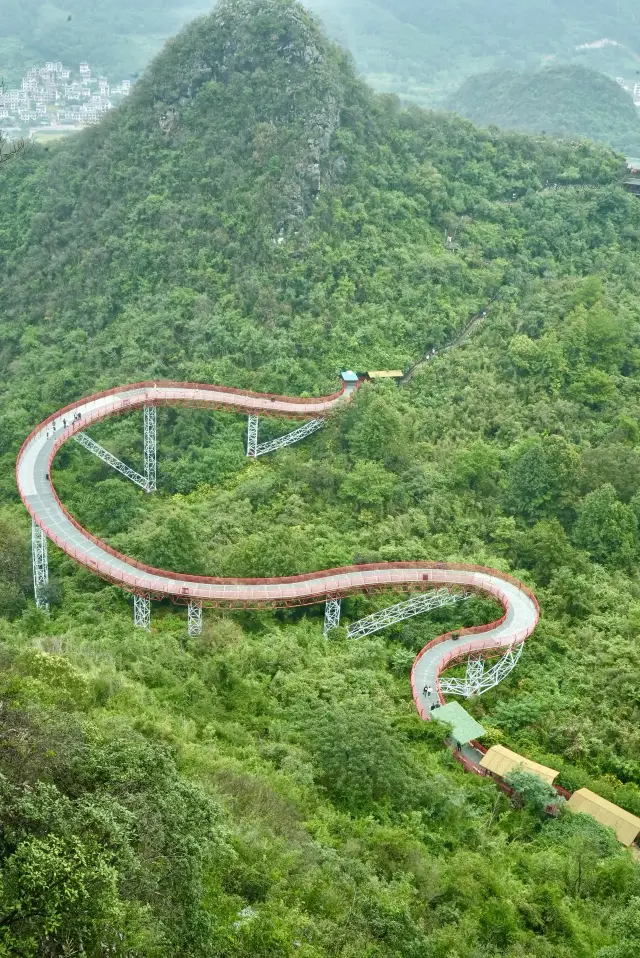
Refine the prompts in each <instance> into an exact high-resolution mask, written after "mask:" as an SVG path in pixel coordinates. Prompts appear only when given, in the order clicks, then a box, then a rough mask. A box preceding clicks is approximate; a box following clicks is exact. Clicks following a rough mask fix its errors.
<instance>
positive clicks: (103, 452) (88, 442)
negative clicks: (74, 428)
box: [73, 432, 155, 492]
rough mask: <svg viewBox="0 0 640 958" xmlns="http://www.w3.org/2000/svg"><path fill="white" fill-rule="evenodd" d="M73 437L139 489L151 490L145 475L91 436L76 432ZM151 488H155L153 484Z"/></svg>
mask: <svg viewBox="0 0 640 958" xmlns="http://www.w3.org/2000/svg"><path fill="white" fill-rule="evenodd" d="M73 438H74V439H75V441H76V442H79V443H80V445H81V446H84V448H85V449H88V450H89V452H92V453H93V454H94V456H97V457H98V459H102V461H103V462H106V464H107V465H108V466H111V468H112V469H116V470H117V471H118V472H121V473H122V475H123V476H126V477H127V479H131V482H135V484H136V485H137V486H140V488H141V489H144V491H145V492H151V489H150V488H149V481H148V479H146V478H145V476H141V475H140V473H139V472H136V471H135V469H132V468H131V466H127V465H126V463H124V462H122V461H121V460H120V459H118V458H117V456H114V455H113V453H111V452H109V450H108V449H105V448H104V446H101V445H100V443H99V442H96V441H95V440H94V439H92V438H91V436H88V435H87V434H86V432H77V433H76V434H75V436H74V437H73ZM153 488H154V489H155V484H154V487H153Z"/></svg>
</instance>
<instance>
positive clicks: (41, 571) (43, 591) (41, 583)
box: [31, 521, 49, 612]
mask: <svg viewBox="0 0 640 958" xmlns="http://www.w3.org/2000/svg"><path fill="white" fill-rule="evenodd" d="M31 558H32V562H33V592H34V595H35V600H36V605H37V606H38V608H39V609H42V611H43V612H48V611H49V603H48V601H47V586H48V585H49V559H48V555H47V537H46V536H45V534H44V532H43V531H42V529H41V528H40V526H39V525H38V524H37V522H33V521H32V522H31Z"/></svg>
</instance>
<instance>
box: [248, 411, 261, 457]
mask: <svg viewBox="0 0 640 958" xmlns="http://www.w3.org/2000/svg"><path fill="white" fill-rule="evenodd" d="M247 455H248V456H250V457H251V458H252V459H255V457H256V456H257V455H258V416H249V418H248V422H247Z"/></svg>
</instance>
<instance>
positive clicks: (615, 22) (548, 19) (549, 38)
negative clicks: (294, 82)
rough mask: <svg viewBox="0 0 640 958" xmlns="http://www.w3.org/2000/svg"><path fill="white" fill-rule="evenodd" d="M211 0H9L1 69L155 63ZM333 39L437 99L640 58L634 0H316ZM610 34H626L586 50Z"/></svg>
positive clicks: (127, 67) (381, 75)
mask: <svg viewBox="0 0 640 958" xmlns="http://www.w3.org/2000/svg"><path fill="white" fill-rule="evenodd" d="M213 6H215V4H213V3H212V2H211V0H186V2H185V0H157V2H153V3H152V2H150V0H138V2H136V3H135V4H134V3H127V2H125V0H112V2H111V3H109V4H102V3H98V2H97V0H56V2H55V3H51V2H44V0H4V2H3V4H2V31H1V34H0V73H1V74H3V75H4V76H5V78H9V79H14V78H17V77H18V75H19V74H20V73H21V71H23V70H24V69H26V67H28V66H31V65H33V64H35V63H36V62H38V61H40V60H46V59H62V60H68V61H70V62H75V61H79V60H81V59H85V60H89V61H90V62H91V65H92V67H93V68H94V70H95V71H97V72H106V73H109V74H122V75H125V74H131V73H136V72H138V71H139V70H141V69H143V68H144V67H145V66H146V64H147V63H148V62H149V60H150V59H151V57H152V56H153V55H154V54H155V53H156V52H157V51H158V50H159V49H160V47H161V46H162V44H163V42H164V41H165V40H166V39H167V38H168V37H170V36H172V35H173V34H175V33H176V32H177V30H178V29H179V28H180V27H181V26H183V25H184V24H185V23H187V22H188V21H189V20H191V19H193V18H194V17H196V16H198V15H200V14H203V13H208V12H210V10H211V9H212V8H213ZM309 8H310V9H311V10H312V11H313V12H315V13H316V14H317V15H318V16H320V17H321V18H322V20H323V22H324V24H325V27H326V29H327V31H328V33H329V34H330V36H332V38H333V39H335V40H337V41H338V42H340V43H341V44H342V45H343V46H346V47H347V48H348V49H349V50H350V51H351V53H352V54H353V56H354V59H355V61H356V65H357V68H358V70H359V71H360V72H361V73H362V74H363V75H364V76H365V77H366V78H367V79H368V80H369V82H371V83H372V84H373V85H374V86H375V87H377V88H378V89H380V90H384V91H387V92H394V93H398V94H399V95H401V96H403V97H405V98H410V99H413V100H415V101H416V102H420V103H422V104H424V105H428V106H437V105H440V104H441V103H442V101H443V100H444V98H445V97H446V96H449V95H451V94H452V93H453V91H454V90H455V89H456V88H457V87H458V86H459V85H460V83H462V82H463V81H464V80H465V79H466V78H467V77H468V76H470V75H472V74H475V73H486V72H487V71H490V70H494V69H498V70H511V69H518V70H522V69H535V68H536V67H538V66H539V65H541V63H542V62H544V60H545V58H547V59H548V58H557V59H558V60H559V61H561V62H571V63H578V64H580V65H583V66H588V67H591V68H593V69H597V70H600V71H603V72H608V73H611V74H613V75H616V74H617V73H620V72H624V71H625V70H626V72H627V73H628V74H630V75H631V74H633V73H635V71H636V70H640V56H639V55H640V10H639V9H638V5H637V4H636V3H635V2H634V0H619V2H617V3H616V4H606V3H604V2H603V0H586V2H579V0H534V2H532V3H524V2H522V0H520V2H518V3H511V4H509V9H508V16H506V15H505V6H504V4H503V3H502V2H500V0H488V2H481V0H447V2H445V0H399V2H396V0H394V2H392V0H312V2H311V3H310V4H309ZM605 38H606V39H608V40H610V41H612V42H613V43H615V44H617V45H607V46H605V47H602V48H592V49H584V50H577V49H576V47H579V46H582V45H584V44H594V43H597V42H598V41H600V40H602V39H605ZM639 77H640V74H639Z"/></svg>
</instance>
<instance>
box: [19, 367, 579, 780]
mask: <svg viewBox="0 0 640 958" xmlns="http://www.w3.org/2000/svg"><path fill="white" fill-rule="evenodd" d="M155 387H158V388H172V389H185V388H191V389H197V390H200V391H211V392H217V393H227V394H230V395H236V396H246V397H247V398H251V399H264V400H267V401H268V402H278V401H279V402H283V403H287V404H297V405H306V406H307V407H308V406H309V405H318V406H324V405H326V403H327V402H331V401H332V400H336V401H337V400H338V399H339V398H340V396H342V395H343V393H344V391H345V384H344V383H343V385H342V389H341V390H339V391H338V392H335V393H332V394H331V395H328V396H322V397H317V398H308V399H306V398H303V397H289V396H280V395H276V394H271V393H259V392H252V391H249V390H243V389H235V388H233V387H222V386H213V385H209V384H203V383H178V382H174V381H172V380H160V379H158V380H147V381H143V382H140V383H134V384H132V385H130V386H126V387H122V386H117V387H114V388H112V389H107V390H103V391H101V392H98V393H94V394H92V395H90V396H86V397H83V398H82V399H80V400H77V401H76V402H74V403H70V404H69V405H67V406H64V407H63V408H62V409H60V410H58V411H57V412H55V413H54V414H52V415H51V416H49V417H47V419H45V420H44V421H43V422H42V423H40V424H39V425H38V426H37V427H36V429H34V430H33V431H32V432H31V433H30V435H29V436H28V437H27V438H26V439H25V441H24V443H23V444H22V446H21V448H20V453H19V455H18V460H17V464H16V469H17V466H18V463H19V462H20V459H21V457H22V454H23V452H24V450H25V449H26V447H27V446H28V445H29V443H30V442H31V440H32V439H33V437H34V436H35V435H36V434H37V433H38V432H39V431H40V430H41V429H42V428H43V427H46V426H47V425H48V424H49V423H51V422H53V421H54V420H56V419H59V418H60V417H61V416H64V415H65V414H66V413H68V412H73V411H74V410H76V409H77V408H78V407H79V406H84V405H86V404H87V403H89V402H93V401H95V400H98V399H101V398H104V397H105V396H111V395H115V394H117V393H119V392H122V391H123V389H127V390H134V389H144V390H151V392H145V393H141V394H140V396H134V397H128V398H124V399H120V400H118V401H117V402H114V403H113V404H110V405H106V406H102V407H100V408H98V409H96V410H93V411H92V412H91V413H89V414H87V415H84V416H83V418H82V420H78V421H76V422H73V423H71V424H70V425H69V426H68V427H67V428H66V429H65V430H64V431H63V432H62V433H61V434H60V436H59V437H58V438H57V439H56V441H55V443H54V445H53V447H52V449H51V453H50V455H49V459H48V471H49V474H50V472H51V466H52V463H53V460H54V458H55V456H56V454H57V452H58V451H59V449H60V447H61V446H62V445H63V444H64V443H65V442H66V441H67V440H68V439H69V438H71V436H73V434H74V433H75V432H80V431H82V430H84V429H85V428H86V427H87V426H89V425H91V424H92V423H94V422H97V421H98V420H101V419H104V418H107V417H108V416H110V415H116V414H120V413H124V412H127V411H129V410H131V409H136V408H139V407H141V406H144V405H163V404H170V405H190V406H194V405H198V404H199V402H198V401H197V400H195V401H189V400H187V399H182V400H181V399H180V398H170V399H165V398H163V397H162V396H155V395H154V392H153V390H154V388H155ZM203 405H205V406H206V407H208V408H210V407H211V406H213V407H214V408H219V409H224V410H227V411H234V412H240V413H246V414H255V413H256V408H255V406H252V405H249V406H242V404H236V403H234V404H233V405H232V406H231V405H225V404H224V402H206V403H204V402H203ZM263 411H264V412H266V413H267V414H268V413H269V411H270V408H269V406H265V407H263ZM322 411H323V412H324V413H325V415H327V414H328V412H329V410H324V409H323V410H322ZM273 413H274V414H276V415H278V417H282V418H296V413H295V412H294V411H293V410H291V411H283V410H277V411H276V410H273ZM300 415H304V413H302V412H301V413H299V414H297V417H298V418H299V416H300ZM18 486H20V481H19V478H18ZM51 490H52V492H53V495H54V497H55V499H56V502H57V504H58V506H59V508H60V510H61V512H62V513H63V514H64V515H65V517H66V518H67V519H68V520H69V521H70V522H71V523H72V524H73V525H74V526H75V528H76V529H78V531H79V532H81V533H82V535H83V536H85V537H86V538H87V539H89V540H90V541H91V542H93V543H94V544H95V545H97V546H99V547H100V548H101V549H103V550H104V551H105V552H107V553H108V554H110V555H112V556H113V557H115V558H117V559H120V560H122V561H124V562H126V563H127V564H128V565H130V566H133V567H134V568H136V569H138V570H140V571H141V572H143V573H148V574H152V575H157V576H168V577H171V578H172V579H175V580H178V581H183V582H185V588H184V590H183V593H184V596H183V597H182V601H184V602H188V601H189V589H188V583H189V582H198V583H213V584H218V583H225V584H243V585H255V584H277V583H283V584H286V583H294V582H303V581H313V580H314V579H321V578H323V577H325V576H327V575H339V574H342V573H350V572H354V571H356V572H358V571H368V570H372V571H375V570H377V569H381V570H382V569H389V568H395V569H408V568H411V569H416V568H424V569H425V571H426V572H428V571H431V572H437V571H438V570H448V571H455V570H460V571H464V572H478V573H484V574H488V575H491V576H493V577H495V578H501V579H503V580H504V581H505V582H509V583H511V584H512V585H515V586H516V587H517V588H519V589H520V590H521V591H522V592H524V593H525V594H526V595H527V596H528V598H529V599H530V600H531V601H532V603H533V604H534V607H535V610H536V619H535V622H534V625H533V627H532V628H531V629H527V630H523V631H522V632H520V633H517V634H516V636H515V637H514V640H513V641H514V643H518V642H522V641H524V639H525V638H526V637H527V636H528V635H530V634H531V632H532V631H533V628H535V624H536V623H537V621H538V618H539V615H540V609H539V605H538V602H537V600H536V597H535V595H534V594H533V592H531V590H530V589H529V588H528V587H527V586H526V585H525V584H524V583H523V582H522V581H521V580H519V579H516V578H515V577H514V576H511V575H509V574H508V573H506V572H501V571H499V570H496V569H490V568H487V567H485V566H478V565H466V564H462V563H445V562H390V563H368V564H363V565H358V566H341V567H338V568H334V569H327V570H322V571H318V572H308V573H303V574H300V575H295V576H280V577H267V578H226V577H224V578H223V577H218V576H193V575H189V574H186V573H176V572H173V571H170V570H164V569H158V568H155V567H154V566H150V565H148V564H146V563H143V562H139V561H137V560H135V559H131V558H130V557H128V556H125V555H123V554H122V553H120V552H118V551H117V550H116V549H113V548H112V547H111V546H110V545H108V544H107V543H106V542H103V541H102V540H101V539H99V538H98V537H97V536H94V535H93V534H92V533H90V532H88V530H86V529H85V528H84V527H83V526H81V525H80V523H79V522H78V521H77V520H76V519H75V518H74V516H72V515H71V514H70V513H69V512H68V510H67V509H66V508H65V506H64V505H63V504H62V502H61V501H60V498H59V496H58V494H57V492H56V490H55V487H54V486H53V483H52V482H51ZM23 501H24V502H25V505H26V508H27V509H28V511H29V513H30V514H31V516H32V517H33V518H34V519H35V520H36V521H37V522H39V524H40V525H41V526H42V528H43V530H44V531H45V533H46V535H47V536H48V538H50V539H51V540H52V541H53V542H54V543H55V544H56V545H58V546H59V547H60V548H61V549H63V551H65V552H66V553H67V554H68V555H71V556H72V557H73V558H75V559H76V560H77V561H78V562H80V563H81V564H83V565H85V566H86V567H88V568H90V569H91V570H92V571H93V572H94V573H96V574H97V575H99V576H101V577H102V578H104V579H106V580H107V581H109V582H113V583H116V584H118V585H119V586H121V587H125V588H127V589H128V590H129V591H133V592H138V593H139V594H144V595H147V596H149V597H152V598H153V597H157V598H165V597H166V596H165V595H164V594H163V593H153V592H150V591H149V590H148V589H145V588H144V582H143V579H142V578H141V579H140V582H139V585H138V586H136V584H135V578H134V584H133V586H132V585H131V584H130V583H128V582H125V581H124V578H123V579H119V578H118V577H117V576H116V575H114V574H113V573H112V572H110V573H106V572H105V571H104V569H101V568H100V563H99V562H97V561H96V560H94V559H91V558H90V557H89V556H87V555H86V554H85V553H81V552H79V551H78V550H77V549H75V548H73V547H69V546H68V545H66V544H65V543H64V542H63V540H61V538H60V537H59V536H58V535H57V534H56V533H55V532H54V531H53V530H51V529H49V528H47V526H46V525H45V524H44V523H42V522H41V521H40V520H39V519H38V517H37V516H36V514H35V511H34V510H33V509H32V508H31V506H30V504H29V503H28V502H27V501H26V497H24V496H23ZM423 581H424V586H423V585H422V584H421V583H418V582H414V583H404V584H402V589H403V591H407V590H408V589H420V588H424V587H425V586H427V585H428V584H431V583H432V581H433V582H436V581H437V577H434V579H433V580H432V579H431V577H430V576H428V575H425V576H424V580H423ZM388 588H390V586H389V585H388V584H381V585H379V586H375V585H371V584H369V585H367V586H362V587H355V586H354V587H353V588H349V589H345V590H336V591H332V593H331V596H329V594H328V593H327V594H326V595H325V594H324V593H323V594H322V595H324V596H325V597H331V598H334V597H335V598H337V597H342V596H345V595H350V594H355V593H357V592H373V591H376V589H388ZM488 594H490V595H491V597H492V598H495V599H497V600H498V601H499V602H501V604H502V605H503V607H504V609H505V611H504V614H503V615H502V616H501V618H500V619H497V620H496V621H494V622H490V623H487V624H486V625H480V626H473V627H471V628H467V629H456V630H455V631H454V632H448V633H445V634H444V635H441V636H438V637H437V638H435V639H433V640H432V641H431V642H429V643H428V644H427V645H425V647H424V648H423V649H422V650H421V651H420V652H419V653H418V655H417V657H416V659H415V661H414V664H413V667H412V669H411V687H412V693H413V699H414V702H415V704H416V708H417V710H418V713H419V714H420V716H421V718H423V719H424V720H429V719H430V718H431V716H430V715H429V713H428V712H426V710H425V709H424V708H423V706H422V703H421V701H420V695H419V691H418V689H417V688H416V681H415V670H416V666H417V664H418V662H419V661H420V659H421V658H422V656H423V655H424V654H425V653H426V652H427V651H428V650H429V649H431V648H433V647H434V646H436V645H438V644H440V643H442V642H444V641H446V640H447V639H449V638H451V637H452V636H453V635H457V636H458V637H461V636H465V635H478V634H482V633H483V632H488V631H491V630H493V629H495V628H497V627H499V626H500V625H501V624H502V623H503V622H504V621H505V619H506V617H507V614H508V610H509V600H508V598H507V596H506V595H505V594H504V593H499V592H491V593H488ZM171 598H172V600H173V601H180V600H181V597H180V596H175V595H172V596H171ZM320 598H322V596H321V595H320V594H318V595H308V596H306V597H301V598H294V599H291V598H289V599H282V600H268V601H264V600H263V601H259V600H258V601H257V602H256V606H259V607H264V606H265V605H267V606H271V607H289V606H294V605H304V604H315V603H317V602H318V600H319V599H320ZM204 604H212V603H209V602H205V603H204ZM213 604H216V605H225V606H231V607H238V606H240V607H245V608H246V607H251V606H252V604H251V603H247V602H241V601H238V600H233V599H229V600H226V601H224V600H221V601H219V602H215V603H213ZM471 651H473V652H483V651H484V652H486V653H487V654H488V655H491V654H496V653H499V652H500V651H501V649H500V647H498V646H496V645H495V644H494V643H487V644H486V645H481V646H478V645H476V644H474V643H469V642H467V643H464V642H462V643H460V644H459V645H457V646H456V648H455V649H452V650H451V651H450V652H449V653H448V654H447V655H446V656H444V657H443V659H442V660H441V661H440V663H439V664H438V675H439V674H440V673H441V672H442V671H444V669H445V668H446V667H447V666H448V665H450V664H451V663H452V662H454V661H456V660H458V659H462V658H464V657H465V655H467V654H468V653H469V652H471ZM438 694H439V696H440V700H441V701H444V699H443V697H442V694H441V693H440V689H439V685H438ZM471 744H472V745H474V746H475V747H476V748H477V749H478V750H479V751H481V752H486V749H485V748H484V747H483V746H482V745H480V743H477V742H474V743H471ZM454 754H455V757H456V759H457V760H458V761H459V762H460V763H461V764H462V765H463V766H464V767H465V768H466V769H467V770H469V771H474V772H476V773H480V774H482V773H483V770H482V769H481V768H480V767H479V766H478V765H476V764H475V763H474V762H472V761H471V760H469V759H467V758H466V757H465V756H463V755H460V754H458V753H454ZM556 788H557V791H558V792H559V793H561V794H564V795H569V793H568V792H565V790H564V789H561V788H560V787H559V786H557V787H556Z"/></svg>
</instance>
